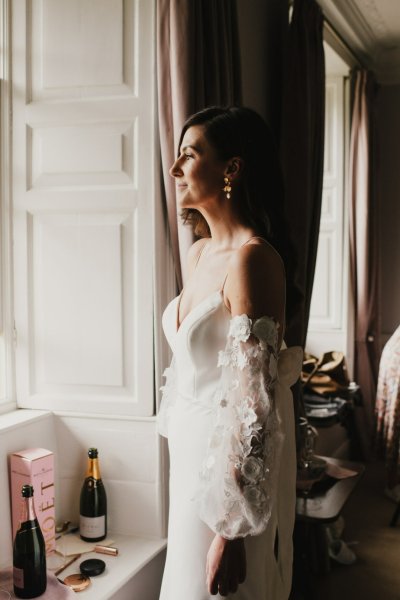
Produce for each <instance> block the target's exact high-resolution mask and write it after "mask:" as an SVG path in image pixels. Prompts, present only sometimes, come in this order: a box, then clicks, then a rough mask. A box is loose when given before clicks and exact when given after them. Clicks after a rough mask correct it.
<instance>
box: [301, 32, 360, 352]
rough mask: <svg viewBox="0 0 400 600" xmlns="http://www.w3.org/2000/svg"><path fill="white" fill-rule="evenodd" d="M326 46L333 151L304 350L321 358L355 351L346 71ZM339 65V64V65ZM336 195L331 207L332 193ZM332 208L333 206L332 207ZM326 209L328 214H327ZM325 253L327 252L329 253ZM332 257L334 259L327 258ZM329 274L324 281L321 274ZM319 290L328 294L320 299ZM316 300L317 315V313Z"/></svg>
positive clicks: (327, 170) (327, 172)
mask: <svg viewBox="0 0 400 600" xmlns="http://www.w3.org/2000/svg"><path fill="white" fill-rule="evenodd" d="M335 54H336V53H335V51H334V50H333V49H331V47H329V46H328V45H327V43H326V42H325V55H326V63H327V69H326V70H327V74H326V76H327V83H326V97H327V113H326V114H327V117H329V114H331V115H332V122H326V124H325V144H326V146H327V145H329V152H328V153H325V161H324V184H323V187H324V193H323V205H322V214H321V223H320V236H321V237H320V239H319V249H318V252H319V255H317V267H316V273H315V279H314V288H313V297H312V301H311V311H310V320H309V325H308V332H307V344H306V349H307V351H308V352H310V353H311V354H315V355H317V356H319V355H321V354H322V353H323V352H327V351H329V350H340V351H342V352H344V353H346V354H347V358H349V356H348V350H349V347H351V339H352V335H351V331H350V325H351V324H350V314H351V313H350V312H349V306H350V303H351V298H350V285H349V277H350V265H349V236H348V227H349V223H348V193H347V186H346V181H347V162H348V144H349V94H348V71H349V67H348V66H346V65H345V63H344V61H343V60H342V58H341V57H340V56H337V54H336V57H335ZM335 61H336V62H335ZM331 191H332V195H331V197H330V202H329V200H328V198H329V194H330V193H331ZM329 204H330V206H329ZM324 209H325V210H324ZM323 236H325V237H326V240H327V241H326V244H327V248H328V250H327V252H326V254H327V256H325V257H324V258H325V259H326V260H325V261H324V262H323V260H321V258H322V254H321V252H322V251H321V241H322V239H323ZM325 249H326V248H325ZM329 252H330V253H331V255H330V256H329ZM324 274H325V277H323V276H322V275H324ZM319 285H323V286H324V289H323V290H321V296H320V297H318V294H319V287H318V286H319ZM322 298H324V301H325V305H324V306H323V314H316V312H315V306H316V305H317V303H318V301H320V305H321V304H322V303H321V299H322ZM313 300H314V311H313Z"/></svg>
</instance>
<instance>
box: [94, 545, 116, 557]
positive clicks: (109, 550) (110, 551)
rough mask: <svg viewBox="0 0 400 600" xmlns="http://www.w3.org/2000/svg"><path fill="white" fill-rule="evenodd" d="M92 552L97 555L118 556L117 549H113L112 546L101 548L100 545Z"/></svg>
mask: <svg viewBox="0 0 400 600" xmlns="http://www.w3.org/2000/svg"><path fill="white" fill-rule="evenodd" d="M94 551H95V552H98V553H99V554H110V555H111V556H117V555H118V548H113V547H112V546H102V545H101V544H99V545H98V546H95V548H94Z"/></svg>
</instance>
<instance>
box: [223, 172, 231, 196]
mask: <svg viewBox="0 0 400 600" xmlns="http://www.w3.org/2000/svg"><path fill="white" fill-rule="evenodd" d="M224 183H225V187H223V188H222V190H223V191H224V192H225V195H226V199H227V200H229V198H230V197H231V191H232V187H231V180H230V179H229V177H224Z"/></svg>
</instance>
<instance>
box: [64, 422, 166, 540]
mask: <svg viewBox="0 0 400 600" xmlns="http://www.w3.org/2000/svg"><path fill="white" fill-rule="evenodd" d="M55 428H56V434H57V443H58V446H59V448H60V449H61V452H60V458H59V478H60V492H61V493H60V503H59V511H60V512H59V514H60V518H61V519H69V520H73V521H77V519H78V515H79V513H78V510H79V492H80V488H81V485H82V477H83V476H84V473H85V469H86V452H87V449H88V448H89V447H90V446H95V447H96V448H98V450H99V459H100V467H101V474H102V478H103V480H104V482H105V486H106V491H107V498H108V505H109V509H108V518H109V528H110V529H111V530H113V531H115V532H116V533H125V534H128V535H143V536H153V537H162V535H163V523H162V512H163V511H162V507H161V487H160V484H159V481H160V465H159V439H158V434H157V432H156V428H155V423H154V421H153V420H143V421H132V420H130V419H126V420H120V419H112V418H108V419H102V418H98V419H97V418H96V419H93V418H82V416H76V417H74V416H68V415H63V416H61V415H55Z"/></svg>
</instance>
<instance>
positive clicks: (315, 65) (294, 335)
mask: <svg viewBox="0 0 400 600" xmlns="http://www.w3.org/2000/svg"><path fill="white" fill-rule="evenodd" d="M285 62H286V67H285V79H284V91H283V106H282V128H281V160H282V169H283V174H284V184H285V208H286V217H287V220H288V223H289V233H290V236H291V238H292V243H293V246H294V252H295V262H296V269H295V281H294V285H295V288H297V291H298V292H299V293H298V294H296V296H295V295H293V297H292V298H291V297H290V296H289V297H288V302H287V310H286V312H287V327H286V336H285V339H286V343H287V344H288V346H292V345H301V346H303V347H304V345H305V341H306V335H307V326H308V319H309V313H310V304H311V294H312V286H313V280H314V271H315V263H316V257H317V248H318V236H319V223H320V216H321V203H322V182H323V166H324V134H325V57H324V48H323V16H322V11H321V9H320V7H319V6H318V4H317V3H316V2H315V0H295V1H294V5H293V16H292V21H291V23H290V27H289V36H288V47H287V55H286V61H285Z"/></svg>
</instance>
